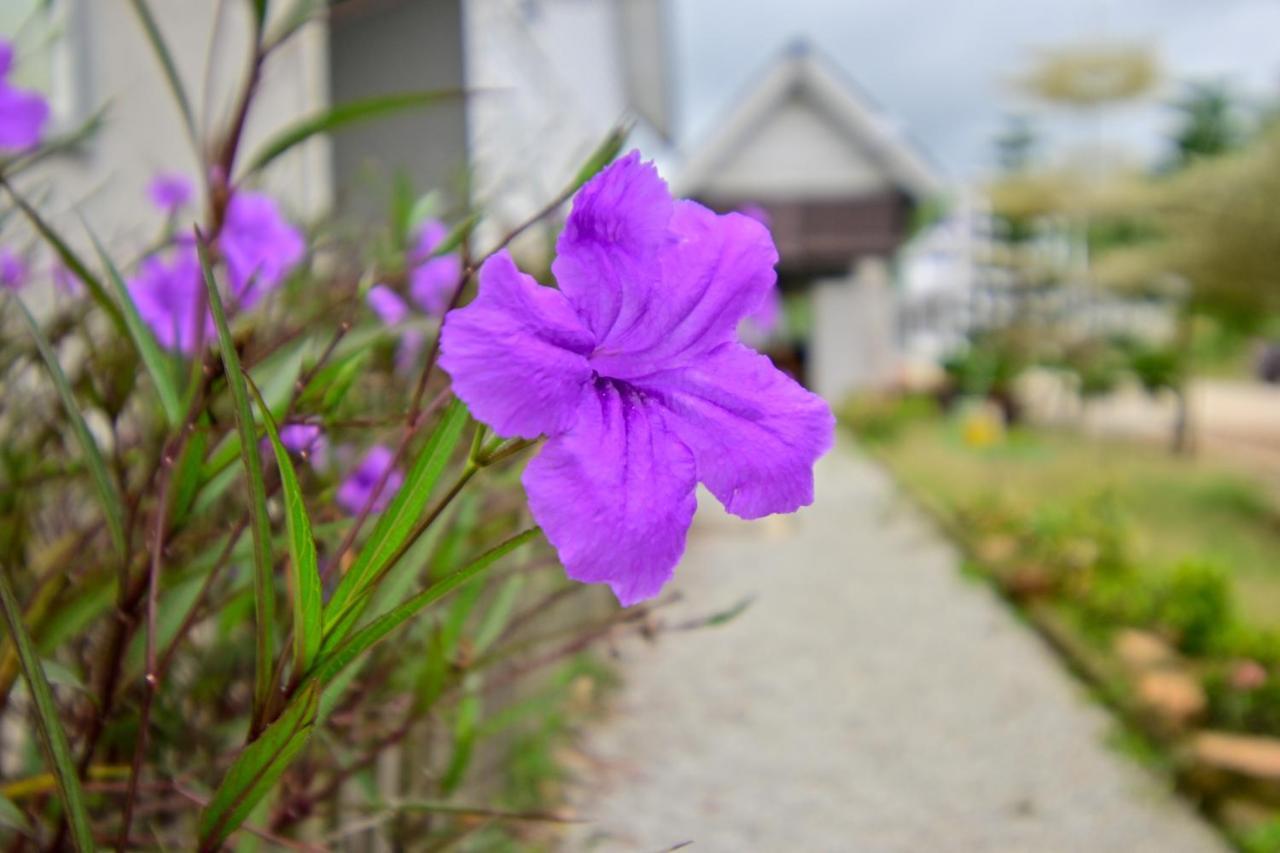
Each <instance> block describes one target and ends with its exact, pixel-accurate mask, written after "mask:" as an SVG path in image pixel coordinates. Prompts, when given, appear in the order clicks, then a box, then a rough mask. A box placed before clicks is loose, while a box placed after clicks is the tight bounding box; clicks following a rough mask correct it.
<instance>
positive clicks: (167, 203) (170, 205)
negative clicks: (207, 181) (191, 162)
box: [147, 172, 195, 216]
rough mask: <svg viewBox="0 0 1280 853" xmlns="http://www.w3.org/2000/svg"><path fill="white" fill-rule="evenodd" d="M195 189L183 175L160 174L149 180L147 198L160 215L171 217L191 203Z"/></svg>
mask: <svg viewBox="0 0 1280 853" xmlns="http://www.w3.org/2000/svg"><path fill="white" fill-rule="evenodd" d="M194 192H195V188H194V187H193V186H192V185H191V180H190V179H189V178H187V177H186V176H185V175H179V174H175V173H173V172H162V173H161V174H158V175H156V176H155V177H154V178H152V179H151V183H150V184H149V185H148V186H147V196H148V197H149V198H150V199H151V203H152V204H154V205H155V206H156V207H157V208H159V210H160V212H161V213H164V214H166V215H170V216H172V215H173V214H174V213H176V212H177V211H178V210H180V209H181V208H183V207H185V206H186V204H187V202H189V201H191V196H192V195H193V194H194Z"/></svg>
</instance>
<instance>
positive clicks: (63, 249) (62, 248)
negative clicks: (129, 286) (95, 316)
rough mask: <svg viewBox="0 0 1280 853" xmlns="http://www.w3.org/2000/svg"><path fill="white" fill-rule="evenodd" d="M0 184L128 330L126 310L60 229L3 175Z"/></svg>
mask: <svg viewBox="0 0 1280 853" xmlns="http://www.w3.org/2000/svg"><path fill="white" fill-rule="evenodd" d="M0 184H3V185H4V188H5V189H6V190H7V191H8V193H9V197H10V198H12V199H13V203H14V204H16V205H17V206H18V209H19V210H21V211H22V213H23V215H25V216H26V217H27V221H28V222H30V223H31V226H32V227H33V228H35V229H36V230H37V231H39V232H40V236H41V237H43V238H44V240H45V242H46V243H48V244H49V245H50V246H52V247H53V250H54V251H55V252H56V253H57V255H58V259H59V260H61V261H62V263H63V265H65V266H66V268H67V269H69V270H71V271H72V272H73V273H75V275H76V278H78V279H80V282H81V283H82V284H84V286H85V288H86V289H88V291H89V295H90V296H91V297H93V301H94V302H97V303H98V305H100V306H101V307H102V310H104V311H106V312H107V316H108V317H110V318H111V322H112V323H113V324H114V325H115V326H116V328H117V329H119V330H120V333H121V334H128V329H127V328H125V324H124V314H123V313H121V311H120V306H119V305H117V304H116V303H115V300H113V299H112V298H111V297H110V296H108V295H107V291H106V289H105V288H104V287H103V286H102V282H100V281H98V278H97V276H95V275H94V274H93V273H91V272H89V268H88V267H87V266H85V264H84V261H82V260H80V256H79V255H77V254H76V253H75V252H74V251H73V250H72V249H71V247H70V246H68V245H67V243H66V241H65V240H63V239H62V238H61V237H60V236H58V232H57V231H54V230H53V228H52V227H51V226H50V225H49V223H47V222H45V221H44V219H43V218H41V216H40V214H39V213H37V212H36V209H35V208H34V207H32V206H31V205H30V204H28V203H27V200H26V199H25V198H23V197H22V196H20V195H18V193H17V191H16V190H14V188H13V186H12V185H11V184H10V183H9V182H8V181H6V180H4V178H3V177H0Z"/></svg>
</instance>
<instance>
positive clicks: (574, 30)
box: [463, 0, 627, 244]
mask: <svg viewBox="0 0 1280 853" xmlns="http://www.w3.org/2000/svg"><path fill="white" fill-rule="evenodd" d="M619 26H620V22H619V20H618V9H617V7H616V6H615V4H614V3H612V2H607V0H592V2H584V1H583V0H468V2H466V4H465V6H464V15H463V31H464V34H463V35H464V39H465V51H464V52H465V56H466V76H467V81H468V85H469V86H470V87H471V88H472V89H473V90H474V93H473V94H472V95H471V97H470V100H469V106H468V114H467V123H468V128H467V135H468V139H469V147H470V150H471V164H472V197H473V200H474V201H475V203H476V204H477V205H478V206H479V207H480V208H481V209H483V210H484V212H485V216H486V221H485V225H484V230H483V231H482V238H483V237H486V236H487V237H490V238H492V237H496V236H497V235H499V234H501V233H504V232H505V231H507V230H509V229H510V228H511V227H513V226H515V225H517V224H519V223H520V222H522V221H524V220H525V219H527V218H528V217H529V216H530V215H532V214H533V213H535V212H536V211H537V210H539V209H540V208H541V207H543V206H544V205H545V204H546V203H547V202H548V201H550V200H551V199H553V198H554V197H555V196H556V194H557V193H559V192H560V191H561V190H562V189H563V188H564V186H565V185H566V184H567V183H568V182H569V181H570V180H571V179H572V178H573V176H574V174H575V173H576V172H577V170H578V169H579V167H580V166H581V165H582V163H583V161H584V160H585V159H586V158H587V157H588V156H589V155H590V153H591V152H592V150H594V148H595V147H596V146H597V145H598V144H599V143H600V141H601V140H602V139H603V138H604V137H605V135H606V134H607V133H608V132H609V130H610V129H611V128H612V127H613V126H614V125H615V124H616V123H617V122H618V121H619V120H620V119H621V118H622V117H623V116H624V114H625V112H626V109H627V92H626V77H625V68H624V62H623V57H622V55H621V52H620V51H619V49H618V46H619V39H620V38H621V35H620V31H619ZM538 236H539V235H536V234H534V235H530V243H531V244H534V243H536V242H537V238H538Z"/></svg>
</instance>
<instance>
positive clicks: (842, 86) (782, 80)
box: [677, 41, 941, 199]
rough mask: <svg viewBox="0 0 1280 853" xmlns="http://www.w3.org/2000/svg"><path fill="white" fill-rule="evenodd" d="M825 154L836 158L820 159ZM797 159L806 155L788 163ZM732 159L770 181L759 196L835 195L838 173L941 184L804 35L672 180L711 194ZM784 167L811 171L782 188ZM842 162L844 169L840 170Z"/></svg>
mask: <svg viewBox="0 0 1280 853" xmlns="http://www.w3.org/2000/svg"><path fill="white" fill-rule="evenodd" d="M783 124H785V125H786V127H785V128H782V127H781V126H782V125H783ZM787 134H790V135H791V136H790V137H788V136H787ZM819 137H823V138H819ZM765 140H772V142H773V144H774V145H775V150H773V151H760V150H758V149H759V148H760V146H762V145H767V144H768V143H767V142H765ZM789 142H795V143H796V144H794V145H792V144H788V143H789ZM777 146H784V147H785V153H784V151H783V150H778V149H777ZM823 158H828V159H830V160H832V161H837V160H838V161H839V162H838V163H835V162H833V163H830V164H826V163H821V162H818V161H821V160H822V159H823ZM802 159H807V160H808V161H809V162H794V161H802ZM788 161H793V162H788ZM735 164H737V167H738V168H739V169H743V168H745V169H747V170H748V172H750V171H751V168H752V167H756V171H758V172H760V173H761V180H762V181H764V180H765V179H766V178H769V179H770V180H771V181H772V184H773V185H772V186H769V187H764V188H762V189H761V190H760V191H759V193H760V194H762V195H767V194H775V195H777V194H781V195H788V194H790V195H799V196H803V195H806V194H809V193H817V194H823V193H824V192H825V191H827V190H829V191H830V192H829V194H836V193H839V192H841V191H842V188H841V186H840V184H841V181H842V180H843V181H844V183H845V184H847V185H848V187H850V188H852V189H853V190H856V189H857V188H859V187H862V186H863V185H864V184H870V183H874V184H876V185H877V186H876V187H875V188H876V189H884V188H886V187H890V188H894V189H897V190H900V191H901V192H903V193H905V194H906V195H908V196H910V197H913V198H917V199H918V198H923V197H926V196H929V195H932V194H934V193H936V192H938V191H939V190H940V189H941V181H940V180H939V178H938V177H937V176H936V175H935V173H934V170H933V168H932V167H931V166H930V165H929V164H928V163H927V162H926V160H925V158H924V157H923V156H922V155H921V154H920V153H919V152H918V151H917V150H916V149H915V147H914V146H913V145H912V144H911V143H910V142H909V140H907V139H906V137H905V135H904V134H903V133H902V131H901V130H900V129H899V126H898V125H897V124H896V122H894V120H893V119H892V118H891V117H889V116H888V115H886V114H885V113H883V112H881V111H880V110H879V109H877V108H876V107H875V105H874V104H873V103H872V102H871V100H870V99H869V98H868V97H867V96H866V95H865V93H863V92H862V91H861V90H860V89H859V87H858V86H857V85H856V84H855V83H853V81H851V80H849V79H847V78H846V77H845V76H843V75H842V74H841V73H840V72H839V71H838V69H836V68H835V67H834V65H833V64H832V63H831V62H830V61H829V60H826V59H824V58H823V57H822V56H820V55H819V54H818V53H817V52H816V51H815V50H814V49H813V48H812V47H811V46H810V45H809V44H808V43H807V42H803V41H801V42H796V43H795V44H793V45H792V46H791V47H790V48H788V49H787V50H786V51H784V52H783V53H782V54H781V55H780V56H779V57H778V58H777V59H776V60H775V61H774V63H773V64H772V65H771V66H770V67H769V68H768V69H767V70H766V72H765V74H764V76H763V78H762V79H761V80H760V81H759V82H758V83H757V84H756V85H755V86H754V87H753V88H752V89H751V90H750V91H749V92H748V93H747V94H746V96H745V97H743V98H740V99H739V100H738V102H737V103H736V104H735V105H734V106H733V107H732V108H731V109H730V111H729V114H728V115H727V116H726V117H725V118H724V119H723V120H722V121H720V122H719V123H718V124H717V125H716V130H715V131H714V132H713V133H712V135H711V136H710V138H708V139H706V140H704V142H703V143H702V144H701V145H700V146H698V147H697V148H696V149H695V150H694V151H693V152H692V154H691V155H690V156H689V158H688V160H687V161H686V163H685V167H684V169H683V171H682V173H681V175H680V178H679V180H678V181H677V184H678V186H679V187H680V191H681V193H682V194H690V195H699V194H710V195H717V194H719V192H720V190H719V187H718V184H719V183H721V182H722V181H724V180H727V174H728V173H729V172H731V171H733V169H734V165H735ZM789 167H790V170H791V172H790V173H791V174H792V175H797V176H798V175H799V174H800V173H801V172H803V171H804V170H805V169H806V168H807V169H810V171H811V174H810V176H809V177H808V178H807V179H806V178H801V177H796V178H795V179H794V182H795V184H796V186H795V188H794V191H793V192H788V189H787V183H788V168H789ZM841 167H843V169H844V171H845V172H847V173H848V174H847V175H843V176H842V175H841V174H840V172H841ZM824 168H825V169H826V170H827V174H829V176H830V183H829V184H828V183H825V182H824V177H823V173H822V171H821V170H822V169H824ZM797 170H799V172H797ZM765 172H768V173H770V175H765V174H764V173H765ZM741 180H742V179H741V178H739V179H738V181H739V183H741ZM747 180H750V179H749V178H748V179H747ZM865 189H866V190H867V191H870V190H871V189H873V187H871V186H865ZM730 194H732V191H731V193H730Z"/></svg>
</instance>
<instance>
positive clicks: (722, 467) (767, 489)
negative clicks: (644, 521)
mask: <svg viewBox="0 0 1280 853" xmlns="http://www.w3.org/2000/svg"><path fill="white" fill-rule="evenodd" d="M637 385H639V387H640V388H642V389H643V390H646V391H648V392H649V393H651V394H653V395H655V396H659V397H660V398H661V399H662V401H663V403H664V404H665V405H666V406H667V408H668V409H669V410H670V411H671V417H670V419H669V422H670V424H671V428H672V429H673V430H675V432H676V433H677V434H678V435H679V436H680V438H681V440H682V441H684V443H685V444H687V445H688V446H689V448H690V449H691V450H692V451H693V454H694V457H695V458H696V459H697V463H698V479H699V480H701V481H702V482H703V483H705V484H706V485H707V488H708V489H710V490H711V493H712V494H714V495H715V496H716V497H717V498H719V499H720V502H721V503H723V504H724V506H725V509H727V510H728V511H729V512H731V513H733V514H734V515H737V516H741V517H742V518H759V517H761V516H764V515H769V514H771V513H775V512H791V511H793V510H796V509H798V508H800V507H802V506H808V505H809V504H811V503H813V463H814V462H816V461H817V459H818V457H820V456H822V454H824V453H826V452H827V450H828V449H830V447H831V444H832V440H833V431H834V427H835V419H834V418H833V417H832V416H831V409H830V407H829V406H828V405H827V403H826V401H825V400H823V399H822V398H821V397H819V396H818V395H816V394H813V393H811V392H809V391H806V390H805V389H804V388H802V387H801V386H800V385H799V384H797V383H796V382H795V380H793V379H792V378H791V377H789V376H787V375H786V374H785V373H783V372H782V371H780V370H778V369H777V368H776V367H774V366H773V363H772V362H770V361H769V359H768V358H766V357H765V356H763V355H761V354H760V353H758V352H755V351H754V350H752V349H749V348H748V347H745V346H743V345H742V344H740V343H736V342H733V343H728V344H724V345H722V346H720V347H718V348H717V349H716V350H714V351H713V352H711V353H708V354H707V355H706V356H704V357H703V358H702V359H700V360H699V361H698V362H697V363H695V364H692V365H690V366H688V367H684V368H680V369H677V370H671V371H666V372H663V373H658V374H654V375H653V376H651V377H648V378H646V379H645V380H643V381H641V382H638V383H637Z"/></svg>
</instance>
